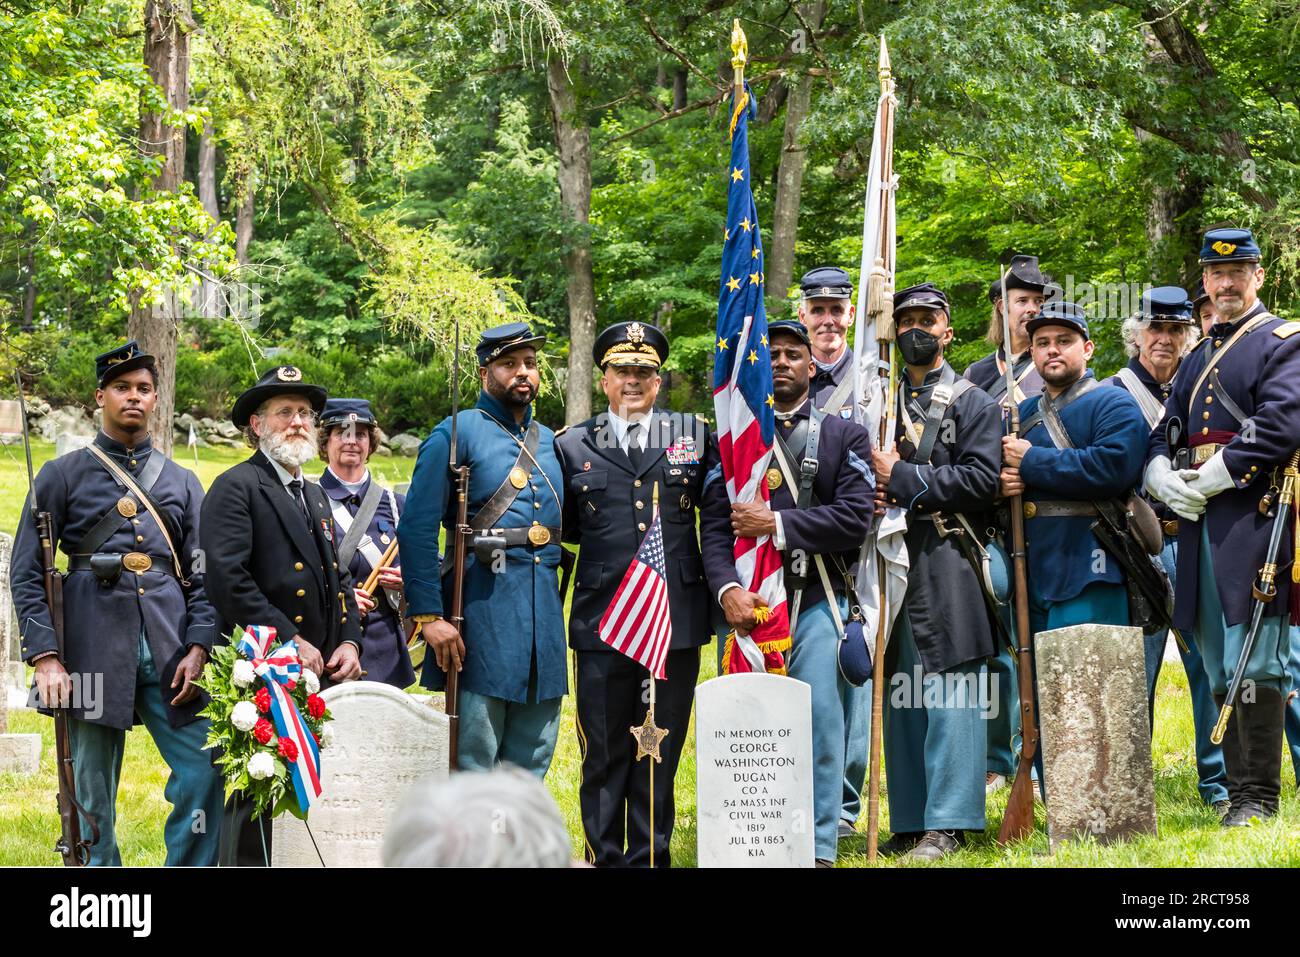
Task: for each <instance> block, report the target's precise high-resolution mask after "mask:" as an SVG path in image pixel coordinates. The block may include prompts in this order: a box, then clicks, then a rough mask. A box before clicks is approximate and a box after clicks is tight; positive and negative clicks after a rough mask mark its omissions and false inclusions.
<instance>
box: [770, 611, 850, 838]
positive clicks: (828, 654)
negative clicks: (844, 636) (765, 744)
mask: <svg viewBox="0 0 1300 957" xmlns="http://www.w3.org/2000/svg"><path fill="white" fill-rule="evenodd" d="M839 602H840V614H841V619H843V618H844V617H846V616H847V615H848V603H847V602H846V601H844V599H842V598H841V599H840V600H839ZM786 673H787V674H788V675H789V676H790V677H791V678H798V679H799V680H800V681H802V682H805V683H806V684H807V685H808V686H809V687H810V688H811V689H812V745H813V835H814V844H815V847H816V854H817V857H818V858H820V859H822V860H828V861H833V860H835V854H836V846H837V844H838V830H839V822H840V815H841V813H842V812H843V808H844V791H845V758H844V745H845V740H846V737H845V736H846V727H847V726H848V724H849V720H850V715H851V714H852V713H853V710H854V708H855V703H856V701H857V697H856V696H857V695H858V694H860V692H861V690H862V689H861V688H854V687H853V686H852V685H851V684H849V683H848V682H847V681H845V680H844V678H843V676H842V675H841V674H840V665H839V635H838V634H837V633H836V630H835V620H834V618H833V617H832V616H831V608H830V605H829V603H827V602H826V600H825V599H823V600H822V601H819V602H817V603H816V604H815V605H811V606H806V607H804V608H803V609H802V611H801V612H800V614H799V620H798V622H797V624H796V626H795V633H794V636H793V639H792V641H791V644H790V659H789V661H788V662H787V663H786Z"/></svg>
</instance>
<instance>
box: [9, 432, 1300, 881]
mask: <svg viewBox="0 0 1300 957" xmlns="http://www.w3.org/2000/svg"><path fill="white" fill-rule="evenodd" d="M186 452H187V450H185V449H180V450H178V452H177V460H178V461H180V462H181V463H183V464H186V465H187V466H188V467H192V466H193V459H192V457H187V456H186ZM52 453H53V447H52V446H51V445H49V444H48V443H43V442H37V443H35V444H34V446H33V457H34V462H35V465H36V467H37V468H39V467H40V465H41V463H43V462H44V461H46V460H47V459H49V458H50V456H51V455H52ZM246 457H247V453H246V452H245V451H243V450H239V449H215V448H211V449H202V450H200V455H199V469H198V474H199V478H200V480H201V481H202V482H203V485H204V487H206V486H208V485H209V484H210V483H211V481H212V479H213V478H214V477H215V476H216V475H217V474H219V473H220V472H221V471H223V470H224V469H226V468H229V467H230V466H231V465H234V464H235V463H237V462H240V461H242V460H243V459H244V458H246ZM413 465H414V460H413V459H402V458H392V459H374V460H372V463H371V466H372V470H373V471H374V472H375V473H376V474H378V475H380V476H382V480H383V481H384V482H385V483H393V482H400V481H406V480H407V479H409V477H410V471H411V468H412V466H413ZM26 485H27V476H26V470H25V465H24V463H23V455H22V447H21V446H18V447H17V448H15V447H14V446H7V447H0V528H8V529H12V528H14V527H15V526H16V524H17V520H18V513H19V510H20V509H21V508H22V501H23V496H24V495H25V493H26ZM715 660H716V659H715V654H714V649H713V647H712V646H709V647H708V648H705V649H704V650H703V652H702V655H701V662H700V680H701V681H707V680H708V679H709V678H712V677H714V675H715V673H716V669H715ZM560 728H561V730H560V738H559V743H558V745H557V747H556V750H555V759H554V761H553V762H552V764H551V770H550V773H549V774H548V775H547V778H546V783H547V785H548V787H549V788H550V790H551V793H552V794H553V795H554V797H555V800H556V803H557V804H558V805H559V807H560V811H561V813H562V814H563V816H564V820H565V823H566V825H567V826H568V829H569V835H570V838H571V839H572V841H573V847H574V854H575V855H576V856H581V854H582V847H583V838H582V824H581V820H580V818H579V814H578V781H579V779H580V771H581V757H580V754H579V751H578V741H577V734H576V731H575V723H574V713H573V698H572V696H569V697H566V698H565V699H564V712H563V719H562V722H561V726H560ZM9 730H10V731H15V732H39V733H40V734H41V735H42V738H43V740H44V747H43V750H42V757H41V769H40V771H39V772H38V773H37V774H35V775H32V776H30V777H20V776H18V775H14V774H0V865H39V864H46V865H51V864H56V863H57V862H58V858H57V856H56V855H55V854H54V852H53V850H52V847H53V844H54V840H55V838H56V837H57V835H58V828H59V820H58V815H57V813H56V810H55V804H54V795H55V777H54V736H53V724H52V722H51V721H50V720H49V719H47V718H43V717H41V716H40V715H37V714H35V713H34V712H30V711H20V712H17V713H14V714H12V715H11V721H10V729H9ZM670 731H671V732H672V733H675V734H676V733H681V729H678V728H672V729H670ZM685 734H686V738H687V739H686V749H685V752H684V753H683V755H682V760H681V764H680V767H679V768H678V772H677V781H676V804H677V823H676V828H675V830H674V832H673V841H672V855H673V861H674V863H675V864H676V865H678V866H694V864H695V861H696V854H695V834H696V827H695V720H694V717H693V716H692V719H691V725H690V727H689V728H687V729H686V730H685ZM1151 750H1152V759H1153V763H1154V766H1155V779H1156V811H1157V819H1158V821H1157V823H1158V828H1159V834H1158V836H1156V837H1149V838H1141V839H1138V840H1133V841H1128V842H1126V843H1122V844H1117V845H1111V846H1100V845H1098V844H1096V843H1094V842H1092V841H1085V842H1079V843H1073V844H1070V845H1067V846H1065V847H1063V848H1061V849H1060V850H1058V851H1057V852H1056V853H1055V854H1048V853H1047V835H1046V832H1045V829H1044V828H1045V817H1044V813H1043V809H1042V805H1041V804H1040V805H1038V831H1037V833H1036V834H1035V835H1034V836H1033V837H1032V838H1031V839H1029V840H1027V841H1025V842H1023V843H1020V844H1017V845H1015V846H1013V847H1010V848H1006V849H1002V848H998V847H996V846H995V845H994V844H993V835H994V833H995V832H996V830H997V826H998V822H999V821H1000V820H1001V819H1002V811H1003V809H1004V807H1005V804H1006V799H1007V794H1008V790H1007V789H1003V790H1002V791H1001V792H999V793H998V794H996V795H994V796H992V797H991V798H990V799H989V802H988V827H987V829H986V830H985V832H984V834H983V835H979V836H973V837H972V838H971V839H970V841H969V842H968V844H967V846H966V847H965V848H963V849H962V850H960V851H959V852H957V853H955V854H953V855H950V856H949V857H948V858H946V859H945V860H944V861H942V862H941V863H940V864H939V865H937V866H945V867H1183V866H1202V867H1239V866H1270V867H1295V866H1298V865H1300V828H1297V824H1300V801H1298V800H1297V797H1296V792H1295V788H1294V787H1292V785H1291V782H1293V781H1294V780H1295V775H1294V773H1293V771H1292V769H1291V762H1290V759H1289V758H1287V759H1285V761H1284V763H1283V768H1282V780H1283V782H1284V786H1283V797H1282V812H1281V814H1280V815H1279V816H1278V817H1277V818H1276V819H1275V820H1274V821H1273V822H1271V823H1269V824H1266V825H1263V826H1257V827H1255V828H1239V829H1234V830H1232V831H1225V830H1224V829H1223V828H1222V827H1220V825H1219V822H1218V818H1217V817H1216V816H1215V814H1214V812H1213V811H1212V810H1211V809H1210V808H1208V807H1205V806H1204V805H1203V804H1201V801H1200V797H1199V795H1198V794H1197V791H1196V765H1195V759H1194V753H1193V749H1192V714H1191V704H1190V700H1189V698H1188V693H1187V681H1186V678H1185V677H1184V675H1183V671H1182V668H1181V667H1180V666H1179V665H1178V664H1176V663H1168V664H1166V665H1165V667H1164V669H1163V671H1162V673H1161V677H1160V686H1159V689H1158V700H1157V703H1156V728H1155V736H1154V739H1153V741H1152V749H1151ZM643 771H644V772H645V773H648V771H646V767H645V762H642V763H641V764H640V765H638V772H643ZM886 774H887V772H886ZM166 775H167V768H166V765H165V764H164V763H163V761H162V758H161V757H160V756H159V754H158V751H157V749H156V748H155V747H154V745H153V741H152V739H151V738H150V737H149V735H148V733H147V732H145V731H144V730H143V729H140V730H137V731H134V732H131V733H130V734H128V735H127V746H126V756H125V760H124V763H123V769H122V779H121V780H122V784H121V790H120V792H119V794H118V828H117V832H118V838H119V841H120V844H121V850H122V861H123V863H124V864H127V865H157V864H161V863H162V861H163V857H164V849H163V843H162V829H163V822H164V820H165V818H166V816H167V810H168V805H167V802H166V801H165V800H164V799H163V785H164V783H165V780H166ZM885 789H886V795H887V789H888V778H887V776H886V782H885ZM864 806H865V801H864ZM888 808H889V805H888V800H887V797H886V796H885V795H882V799H881V818H882V819H881V836H882V839H883V838H884V837H887V836H888V833H889V810H888ZM858 826H859V828H860V829H861V830H863V831H864V832H865V827H866V826H865V823H864V822H863V821H860V822H859V825H858ZM840 848H841V853H840V860H839V866H840V867H858V866H865V865H866V847H865V833H864V836H863V837H862V838H860V839H859V840H857V841H854V842H844V843H841V845H840ZM877 866H883V867H895V866H921V867H924V866H936V865H923V864H921V865H903V864H901V863H900V862H898V861H891V860H886V859H883V858H882V859H881V861H880V863H879V864H878V865H877Z"/></svg>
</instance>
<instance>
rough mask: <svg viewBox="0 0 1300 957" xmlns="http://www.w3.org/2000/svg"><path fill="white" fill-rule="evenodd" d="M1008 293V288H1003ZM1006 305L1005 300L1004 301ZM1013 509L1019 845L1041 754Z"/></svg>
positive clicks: (1012, 805) (1019, 521)
mask: <svg viewBox="0 0 1300 957" xmlns="http://www.w3.org/2000/svg"><path fill="white" fill-rule="evenodd" d="M1003 288H1004V289H1005V288H1006V287H1005V285H1004V286H1003ZM1002 301H1003V302H1004V303H1005V302H1006V299H1005V297H1004V298H1003V300H1002ZM1010 356H1011V346H1010V339H1008V340H1007V357H1008V358H1007V366H1008V368H1010V366H1011V359H1010ZM1007 405H1008V407H1009V411H1010V413H1011V434H1012V435H1013V436H1017V437H1019V435H1020V409H1019V408H1018V407H1017V405H1016V400H1015V395H1014V393H1012V392H1008V393H1007ZM1009 504H1010V507H1011V568H1012V575H1013V576H1014V578H1013V580H1014V583H1015V596H1016V606H1015V613H1016V621H1015V637H1016V672H1017V675H1016V680H1017V682H1018V683H1019V688H1020V741H1021V745H1020V763H1019V765H1017V767H1016V777H1015V781H1014V782H1013V783H1012V785H1011V796H1010V797H1009V798H1007V809H1006V812H1005V813H1004V814H1003V816H1002V825H1001V826H1000V827H999V828H998V838H997V841H998V844H1009V843H1010V842H1011V841H1019V840H1021V839H1023V838H1025V837H1028V836H1029V835H1030V834H1032V833H1033V832H1034V779H1033V770H1034V755H1035V754H1036V753H1037V752H1038V714H1037V712H1036V710H1035V708H1034V673H1033V667H1034V664H1033V661H1032V659H1031V658H1030V654H1029V641H1030V634H1029V574H1028V571H1027V568H1026V565H1025V512H1024V505H1023V503H1022V501H1021V497H1020V496H1019V495H1016V496H1014V497H1013V498H1011V499H1010V500H1009Z"/></svg>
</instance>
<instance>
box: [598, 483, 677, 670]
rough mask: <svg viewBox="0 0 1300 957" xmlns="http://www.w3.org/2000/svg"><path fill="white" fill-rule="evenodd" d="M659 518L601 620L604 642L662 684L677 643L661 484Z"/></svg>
mask: <svg viewBox="0 0 1300 957" xmlns="http://www.w3.org/2000/svg"><path fill="white" fill-rule="evenodd" d="M653 507H654V519H653V521H651V522H650V528H649V529H648V530H647V531H646V533H645V538H643V539H642V540H641V546H640V547H639V548H638V549H637V551H636V555H635V556H633V558H632V564H630V565H628V567H627V573H626V574H624V575H623V581H622V582H620V583H619V586H618V591H616V592H615V593H614V600H613V601H611V602H610V603H609V607H608V608H606V609H605V614H604V616H602V617H601V619H600V626H599V628H598V633H599V635H600V640H601V641H603V642H604V643H605V644H607V645H609V646H610V647H611V648H613V649H614V650H615V651H620V652H622V653H623V654H625V655H627V656H628V657H629V658H631V659H632V660H633V661H636V662H638V663H639V664H641V665H644V666H645V667H646V668H648V669H649V670H650V673H651V674H652V675H654V676H655V677H656V678H658V679H659V680H660V681H662V680H664V678H665V677H666V672H665V669H664V663H665V662H666V661H667V659H668V646H669V645H670V644H672V640H673V622H672V617H671V616H670V615H669V613H668V577H667V572H666V571H665V562H664V530H663V525H662V523H661V522H660V520H659V485H658V483H656V484H655V487H654V506H653Z"/></svg>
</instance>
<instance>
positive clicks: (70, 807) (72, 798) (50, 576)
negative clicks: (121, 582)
mask: <svg viewBox="0 0 1300 957" xmlns="http://www.w3.org/2000/svg"><path fill="white" fill-rule="evenodd" d="M14 381H15V383H16V384H17V386H18V407H19V408H20V409H21V410H22V419H23V451H24V452H26V453H27V488H28V501H29V502H30V504H31V513H32V523H33V525H34V526H35V528H36V537H37V539H38V540H39V541H40V543H41V571H42V573H43V576H44V579H45V603H46V605H47V606H48V607H49V609H50V627H51V628H53V630H54V648H55V655H56V657H57V659H58V662H59V664H60V665H65V659H64V648H63V576H62V575H60V574H59V570H58V568H57V567H56V566H55V563H54V518H53V516H51V515H50V513H49V512H43V511H41V509H40V506H39V505H38V504H37V502H36V479H35V476H34V474H33V471H32V440H31V433H30V432H29V431H28V428H27V402H26V400H25V399H24V398H23V382H22V377H21V375H19V372H18V370H16V369H15V370H14ZM43 703H44V704H45V705H46V706H47V707H49V708H50V713H51V714H52V715H53V716H54V750H55V768H54V771H55V775H56V777H57V778H58V782H59V792H58V798H57V803H58V808H59V839H58V841H57V842H56V843H55V845H54V850H56V851H57V852H58V853H59V855H60V856H61V857H62V858H63V863H64V865H65V866H67V867H85V866H86V865H87V864H89V863H90V848H91V847H92V846H94V845H95V844H98V843H99V824H98V823H97V822H96V821H95V819H94V817H92V816H91V815H90V814H89V813H87V811H86V809H85V808H84V807H82V806H81V804H80V803H79V802H78V801H77V782H76V777H75V774H74V771H73V765H72V742H71V740H70V737H69V733H68V709H67V707H66V705H65V706H63V707H57V705H59V704H61V702H59V701H52V702H50V701H47V702H43ZM83 817H84V818H85V819H86V823H87V824H89V825H90V834H91V837H90V840H86V839H85V838H83V837H82V836H81V818H83Z"/></svg>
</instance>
